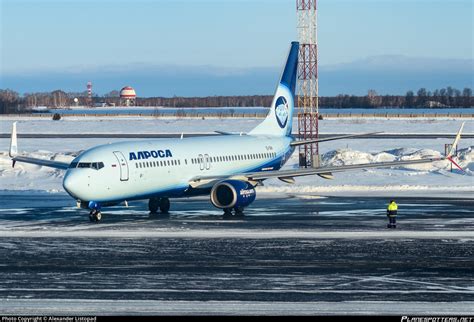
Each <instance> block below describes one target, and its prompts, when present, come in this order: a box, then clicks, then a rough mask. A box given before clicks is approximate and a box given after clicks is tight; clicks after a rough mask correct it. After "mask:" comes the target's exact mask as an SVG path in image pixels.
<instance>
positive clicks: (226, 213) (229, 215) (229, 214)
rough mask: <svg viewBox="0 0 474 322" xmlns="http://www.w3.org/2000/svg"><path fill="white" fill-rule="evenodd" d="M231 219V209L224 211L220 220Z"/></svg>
mask: <svg viewBox="0 0 474 322" xmlns="http://www.w3.org/2000/svg"><path fill="white" fill-rule="evenodd" d="M231 218H232V208H227V209H224V215H223V216H222V219H231Z"/></svg>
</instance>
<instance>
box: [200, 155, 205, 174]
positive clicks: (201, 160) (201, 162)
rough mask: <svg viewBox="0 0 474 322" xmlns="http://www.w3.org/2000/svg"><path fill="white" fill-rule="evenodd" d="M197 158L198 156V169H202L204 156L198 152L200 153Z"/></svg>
mask: <svg viewBox="0 0 474 322" xmlns="http://www.w3.org/2000/svg"><path fill="white" fill-rule="evenodd" d="M198 158H199V169H201V170H204V167H205V165H204V157H203V156H202V154H200V155H199V156H198Z"/></svg>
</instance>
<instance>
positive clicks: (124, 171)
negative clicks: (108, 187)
mask: <svg viewBox="0 0 474 322" xmlns="http://www.w3.org/2000/svg"><path fill="white" fill-rule="evenodd" d="M114 155H115V157H116V158H117V161H118V163H119V168H120V180H121V181H127V180H128V163H127V160H126V159H125V157H124V156H123V153H122V152H120V151H115V152H114Z"/></svg>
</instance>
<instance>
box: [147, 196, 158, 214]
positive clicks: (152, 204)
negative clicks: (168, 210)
mask: <svg viewBox="0 0 474 322" xmlns="http://www.w3.org/2000/svg"><path fill="white" fill-rule="evenodd" d="M159 207H160V198H150V200H149V201H148V210H150V214H156V213H157V212H158V208H159Z"/></svg>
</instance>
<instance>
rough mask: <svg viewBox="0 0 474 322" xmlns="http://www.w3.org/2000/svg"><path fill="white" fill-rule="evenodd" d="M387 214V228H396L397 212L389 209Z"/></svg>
mask: <svg viewBox="0 0 474 322" xmlns="http://www.w3.org/2000/svg"><path fill="white" fill-rule="evenodd" d="M387 216H388V225H387V228H396V227H397V212H396V211H388V213H387Z"/></svg>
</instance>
